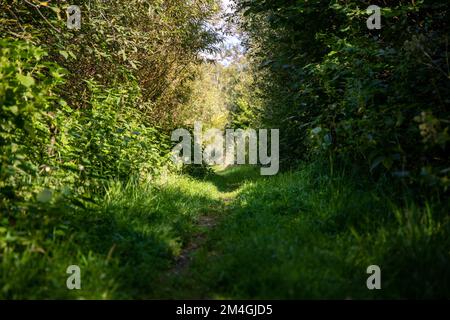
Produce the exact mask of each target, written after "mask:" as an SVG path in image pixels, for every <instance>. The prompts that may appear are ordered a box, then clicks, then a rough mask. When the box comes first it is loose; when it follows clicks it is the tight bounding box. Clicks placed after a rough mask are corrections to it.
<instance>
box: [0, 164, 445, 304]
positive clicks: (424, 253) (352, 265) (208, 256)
mask: <svg viewBox="0 0 450 320" xmlns="http://www.w3.org/2000/svg"><path fill="white" fill-rule="evenodd" d="M328 171H329V170H327V169H326V167H324V166H320V165H309V166H307V167H304V168H301V169H300V170H299V171H297V172H288V173H284V174H279V175H277V176H276V177H268V178H267V177H266V178H262V177H261V176H260V175H259V169H258V168H255V167H248V166H243V167H231V168H228V169H219V168H216V173H214V174H209V175H206V176H205V177H203V178H192V177H188V176H169V177H168V178H166V179H165V180H164V179H161V180H160V181H158V182H154V183H140V184H136V183H129V184H128V185H122V184H120V183H111V184H110V186H109V187H108V188H107V192H106V195H105V196H104V198H103V200H102V201H99V202H98V203H97V204H96V205H91V206H90V207H89V208H87V209H83V210H82V209H76V208H73V207H70V206H67V205H65V204H63V203H54V204H53V205H52V206H51V207H49V208H47V209H46V210H45V211H44V212H42V209H40V210H41V211H28V212H24V213H23V215H22V216H21V217H20V219H18V220H17V221H15V222H14V223H12V222H11V221H6V222H5V221H3V222H2V226H3V227H2V228H0V249H1V251H0V253H1V256H0V258H1V261H0V298H7V299H11V298H14V299H17V298H28V299H30V298H31V299H33V298H77V299H78V298H83V299H93V298H95V299H117V298H124V299H130V298H265V299H272V298H275V299H280V298H288V299H293V298H307V299H310V298H313V299H315V298H355V299H356V298H436V297H447V298H448V297H449V296H450V276H449V275H450V272H449V270H450V249H449V248H450V239H449V231H450V230H449V218H448V215H447V213H446V211H445V209H444V208H448V203H439V202H437V201H429V202H424V204H422V205H419V204H417V203H416V202H414V201H413V200H412V198H410V196H407V195H406V193H402V192H399V191H398V190H395V189H396V188H395V186H390V185H388V184H386V183H384V182H378V183H373V182H370V181H366V180H364V179H362V178H361V177H360V176H356V175H354V174H351V173H344V172H343V171H342V173H341V174H334V175H332V176H331V175H330V174H329V173H327V172H328ZM394 195H396V197H395V198H394ZM205 215H206V216H209V217H212V218H213V219H214V220H215V221H217V225H215V226H214V227H208V228H205V227H201V226H200V225H199V221H200V220H201V217H202V216H205ZM5 225H6V227H4V226H5ZM199 235H202V238H204V239H203V241H202V243H201V245H200V246H199V248H198V249H197V250H193V252H190V253H189V254H190V255H191V256H192V261H191V262H190V263H189V264H188V265H187V266H185V267H183V268H181V270H179V272H173V271H172V270H173V268H174V266H176V263H177V262H176V259H177V257H178V256H179V255H180V254H181V253H182V250H183V248H186V246H188V244H189V243H190V242H191V241H195V239H196V238H198V237H199ZM72 264H76V265H79V266H80V267H81V272H82V281H81V285H82V290H73V291H71V290H68V289H67V288H66V286H65V283H66V279H67V276H68V275H67V274H66V273H65V270H66V268H67V266H69V265H72ZM372 264H376V265H379V266H380V267H381V272H382V290H374V291H369V290H368V289H367V288H366V279H367V277H368V275H367V274H366V268H367V267H368V266H369V265H372Z"/></svg>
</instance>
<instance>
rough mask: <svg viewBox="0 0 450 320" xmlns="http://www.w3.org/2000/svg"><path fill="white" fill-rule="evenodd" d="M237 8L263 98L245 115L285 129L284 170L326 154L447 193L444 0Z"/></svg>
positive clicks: (241, 4)
mask: <svg viewBox="0 0 450 320" xmlns="http://www.w3.org/2000/svg"><path fill="white" fill-rule="evenodd" d="M236 2H237V4H238V8H239V9H240V13H241V16H242V18H241V19H240V21H241V28H242V30H243V32H244V35H245V36H246V46H247V49H248V54H249V56H250V57H251V65H252V68H253V70H254V72H255V74H254V78H255V83H254V84H253V87H252V88H251V89H250V90H251V91H252V92H255V94H254V95H253V96H256V97H259V98H261V101H262V102H261V103H258V104H254V105H253V108H252V110H251V111H252V117H251V118H253V119H254V121H256V122H257V123H258V122H262V123H263V125H264V126H266V127H272V128H280V129H282V130H281V140H282V146H281V159H284V160H285V167H287V166H289V165H292V163H295V162H298V160H304V159H314V157H316V156H317V155H319V156H320V155H321V156H325V157H327V158H328V157H330V156H331V157H332V158H333V159H337V158H339V159H343V160H345V161H349V162H352V163H354V164H355V165H357V166H359V167H363V168H366V170H367V171H369V170H370V171H371V172H372V173H374V174H380V173H386V174H388V175H390V176H392V177H400V178H403V179H404V180H405V182H408V183H414V184H415V185H417V182H421V183H422V182H424V183H426V185H427V186H430V185H431V186H434V187H437V188H438V189H439V190H441V191H446V190H448V187H449V183H450V180H449V172H450V163H449V158H448V145H449V140H450V136H449V123H450V122H449V119H450V117H449V104H450V100H449V93H450V73H449V70H450V65H449V49H448V41H449V39H448V37H449V31H450V30H449V23H448V22H449V21H450V19H449V6H450V5H449V3H448V1H426V0H425V1H403V0H402V1H389V2H388V1H329V0H323V1H322V0H320V1H302V0H295V1H293V0H292V1H276V0H275V1H256V0H239V1H236ZM369 5H379V6H380V7H381V8H382V11H381V14H382V28H381V30H369V29H368V28H367V26H366V20H367V18H368V17H369V15H368V14H367V13H366V8H367V7H368V6H369ZM246 112H247V113H248V110H246ZM394 179H395V178H394Z"/></svg>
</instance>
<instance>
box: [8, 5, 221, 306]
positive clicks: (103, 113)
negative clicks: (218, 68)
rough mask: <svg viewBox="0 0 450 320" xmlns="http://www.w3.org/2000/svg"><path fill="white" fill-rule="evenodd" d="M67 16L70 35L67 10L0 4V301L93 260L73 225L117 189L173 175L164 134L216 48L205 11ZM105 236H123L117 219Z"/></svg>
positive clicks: (180, 116) (146, 9)
mask: <svg viewBox="0 0 450 320" xmlns="http://www.w3.org/2000/svg"><path fill="white" fill-rule="evenodd" d="M70 5H78V6H79V7H80V8H81V29H79V30H76V29H69V28H68V27H67V15H66V9H67V7H68V6H69V3H67V1H48V2H42V1H33V0H26V1H22V0H13V1H10V0H1V1H0V34H1V39H0V260H1V264H0V270H1V273H2V278H1V281H0V297H14V296H17V295H18V291H17V290H18V289H20V288H23V287H27V286H29V285H30V283H32V282H33V281H37V279H35V280H33V275H34V276H36V275H37V274H39V273H42V272H44V270H45V269H46V268H49V264H46V263H45V261H47V262H48V261H51V259H53V262H48V263H50V265H52V266H53V268H54V270H55V271H56V270H58V268H63V265H64V264H66V266H67V265H69V264H70V259H71V257H72V258H73V256H74V255H75V256H76V255H78V254H81V255H85V254H88V253H89V250H90V249H88V248H89V244H88V242H89V241H88V242H86V239H85V238H84V236H83V233H80V232H79V230H80V228H81V227H80V223H82V224H84V222H87V221H89V220H90V219H87V218H86V216H85V218H81V217H83V216H84V214H85V213H92V216H93V218H92V219H94V220H95V219H97V221H98V220H99V219H100V220H101V218H98V217H99V216H98V215H96V214H95V212H101V210H102V209H101V207H102V206H103V203H105V202H107V201H108V200H107V199H106V200H105V196H107V195H108V194H110V193H111V188H113V187H112V186H114V185H115V184H114V183H115V182H114V181H117V183H122V184H124V185H128V186H130V188H132V187H131V186H132V185H133V183H139V182H143V181H144V182H145V181H147V182H148V181H152V183H155V181H156V180H157V179H156V178H157V177H164V176H166V175H167V173H168V172H170V171H174V168H173V165H172V162H171V161H170V160H169V152H170V150H171V147H172V142H171V141H170V135H169V133H170V132H171V130H172V129H173V128H174V127H175V126H176V125H180V124H181V123H183V122H184V121H185V118H186V111H185V110H184V109H185V108H187V107H188V104H189V103H191V102H190V101H191V99H192V98H193V95H192V91H193V82H194V81H195V79H196V78H197V77H198V75H199V73H200V71H199V70H201V69H200V65H201V64H202V62H203V61H204V58H203V56H204V55H205V54H206V53H212V52H213V51H214V50H215V49H214V46H215V45H216V43H217V42H218V41H219V36H218V34H217V32H216V31H215V30H213V29H212V27H211V26H210V25H209V20H210V19H212V18H213V17H214V15H215V14H216V13H217V10H218V4H217V2H216V1H213V0H198V1H190V2H189V3H187V2H185V1H158V0H155V1H140V0H132V1H119V0H114V1H103V0H92V1H73V2H71V3H70ZM136 188H137V187H136ZM152 190H156V189H152ZM149 192H150V191H149ZM152 192H153V191H152ZM160 197H163V198H164V196H163V195H161V196H160ZM152 199H153V200H155V201H158V200H157V199H160V198H158V197H157V198H152ZM172 209H173V207H172ZM80 210H81V211H80ZM169 211H170V210H169ZM58 212H59V214H57V213H58ZM75 212H76V213H77V214H78V218H76V219H72V217H73V216H72V214H74V213H75ZM173 212H177V211H176V210H175V209H173ZM100 215H101V214H100ZM96 216H97V218H95V217H96ZM83 221H84V222H83ZM91 221H92V220H91ZM165 221H167V220H165ZM172 222H174V223H175V221H172ZM172 222H171V223H172ZM185 225H188V222H186V223H185ZM105 227H106V228H109V229H110V230H116V233H114V232H111V236H112V237H119V236H118V235H117V232H119V231H117V225H116V224H115V223H114V222H113V220H107V222H105ZM169 228H170V227H169ZM179 228H181V227H179ZM77 230H78V231H77ZM141 233H142V234H143V233H145V232H144V231H142V232H141ZM94 234H95V232H94ZM114 234H115V235H114ZM58 236H61V238H58ZM69 236H71V237H72V240H73V241H75V242H76V243H79V246H78V247H77V246H75V247H74V248H72V253H70V254H69V253H68V251H67V250H70V249H69V248H68V247H67V246H65V245H64V243H67V242H70V241H69V240H68V239H67V237H69ZM132 236H134V235H133V234H130V235H129V236H126V235H125V236H124V237H122V241H118V240H116V243H117V242H121V243H127V242H128V241H130V240H129V237H132ZM174 237H175V236H174ZM167 238H170V236H168V237H167ZM127 239H128V240H127ZM59 241H61V242H59ZM82 243H84V245H81V244H82ZM99 243H101V241H99ZM106 243H107V245H106V246H109V248H110V247H111V244H110V243H109V242H108V241H106ZM156 243H157V241H156ZM143 245H146V244H143ZM147 245H152V244H150V243H147ZM83 247H84V252H83V253H81V251H80V248H83ZM105 250H109V249H105ZM119 251H120V250H119ZM154 252H155V255H163V256H165V255H166V256H167V252H165V251H164V250H160V251H158V250H156V249H155V250H154ZM152 257H154V256H152ZM48 259H50V260H48ZM102 259H103V258H102ZM135 263H137V264H138V263H139V262H135ZM30 268H34V271H33V272H32V273H31V272H29V273H27V275H24V277H23V278H21V277H20V276H19V274H20V273H24V270H27V269H30ZM151 270H153V269H151V268H150V269H149V272H151ZM12 278H17V282H15V283H13V282H11V281H12V280H8V279H12ZM47 289H48V288H47ZM30 290H32V291H33V290H34V289H30ZM42 290H44V291H45V290H46V289H45V288H43V289H42ZM34 294H36V292H35V293H34ZM21 295H22V296H25V295H26V293H25V292H23V293H22V294H21ZM31 295H32V294H31ZM29 296H30V295H29Z"/></svg>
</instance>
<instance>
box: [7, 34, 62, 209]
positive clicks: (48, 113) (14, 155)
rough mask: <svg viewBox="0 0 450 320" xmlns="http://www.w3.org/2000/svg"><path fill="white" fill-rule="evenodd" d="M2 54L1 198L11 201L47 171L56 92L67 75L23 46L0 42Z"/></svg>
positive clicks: (36, 49)
mask: <svg viewBox="0 0 450 320" xmlns="http://www.w3.org/2000/svg"><path fill="white" fill-rule="evenodd" d="M0 53H1V54H0V79H1V81H0V106H1V107H0V150H1V152H0V165H1V166H0V190H1V191H0V192H1V193H2V195H4V196H5V198H6V199H5V201H9V200H13V199H17V198H21V197H25V196H26V194H24V191H25V190H29V187H30V185H31V181H32V180H33V178H35V177H37V176H38V175H39V174H41V173H48V172H49V171H50V167H51V163H52V161H53V160H52V158H53V154H54V150H53V147H52V141H53V140H52V137H54V134H55V132H54V131H53V130H54V129H55V127H54V124H53V122H54V116H55V111H56V106H57V105H58V104H61V105H64V101H63V100H61V99H60V98H58V95H56V94H55V90H56V89H57V87H58V86H59V85H61V84H62V83H63V76H64V74H65V71H64V69H62V68H61V67H59V66H58V65H56V64H54V63H50V62H46V61H45V60H44V58H45V57H46V55H47V53H46V52H45V51H44V50H43V49H42V48H40V47H36V46H33V45H31V44H28V43H25V42H23V41H16V40H11V39H1V40H0Z"/></svg>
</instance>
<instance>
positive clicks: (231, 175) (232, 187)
mask: <svg viewBox="0 0 450 320" xmlns="http://www.w3.org/2000/svg"><path fill="white" fill-rule="evenodd" d="M261 178H262V176H261V175H260V172H259V167H258V166H249V165H242V166H231V167H227V168H225V169H217V168H216V170H214V173H210V174H207V175H206V176H205V177H204V178H203V179H202V180H204V181H209V182H211V183H213V184H214V185H215V186H216V187H217V189H218V190H219V191H220V192H233V191H236V190H237V189H239V188H240V187H241V186H242V185H243V184H244V183H245V182H249V181H256V180H258V179H261Z"/></svg>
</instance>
